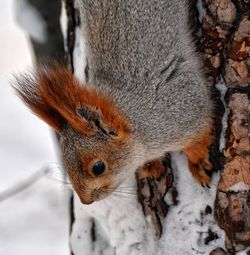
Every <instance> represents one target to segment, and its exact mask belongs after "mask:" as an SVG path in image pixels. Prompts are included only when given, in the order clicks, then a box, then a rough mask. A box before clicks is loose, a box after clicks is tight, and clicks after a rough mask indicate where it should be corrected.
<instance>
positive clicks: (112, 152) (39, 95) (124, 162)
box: [14, 65, 138, 204]
mask: <svg viewBox="0 0 250 255" xmlns="http://www.w3.org/2000/svg"><path fill="white" fill-rule="evenodd" d="M14 88H15V90H16V91H17V93H18V95H19V97H20V98H21V99H22V100H23V101H24V102H25V103H26V104H27V105H28V106H29V107H30V108H31V110H32V111H33V112H34V113H35V114H37V115H38V117H40V118H41V119H43V120H44V121H45V122H47V123H48V124H49V125H50V126H52V127H53V128H54V129H55V130H56V131H57V132H58V133H59V134H60V136H61V145H62V153H63V161H64V165H65V168H66V171H67V172H68V174H69V178H70V180H71V182H72V184H73V187H74V189H75V190H76V192H77V194H78V196H79V197H80V199H81V201H82V202H83V203H86V204H89V203H91V202H93V201H95V200H100V199H102V198H104V197H106V196H107V195H108V194H109V193H110V192H112V191H113V190H114V189H115V188H116V187H117V186H118V185H119V184H120V183H121V182H122V181H123V180H124V178H125V177H126V176H127V175H128V173H130V172H131V170H135V169H134V168H133V167H132V165H133V164H134V162H135V160H136V159H133V158H132V156H131V155H134V154H135V153H133V148H134V145H135V139H134V138H133V135H132V133H133V132H132V130H131V127H130V125H129V124H128V122H127V120H126V118H125V117H124V115H123V114H122V113H121V111H120V110H119V109H118V108H117V107H116V105H115V104H114V103H113V102H112V100H111V99H110V98H109V97H108V96H107V95H105V94H103V93H101V92H99V91H97V89H93V88H92V89H90V88H89V87H86V86H84V85H83V84H80V83H79V81H78V80H76V79H75V78H74V76H73V75H72V73H71V72H70V71H69V70H67V69H66V68H63V67H61V66H58V65H55V66H52V67H50V68H47V67H44V68H41V69H39V70H38V71H37V72H36V73H35V74H33V75H24V76H23V77H22V78H21V79H20V78H18V79H17V82H16V84H15V85H14ZM137 161H138V160H137Z"/></svg>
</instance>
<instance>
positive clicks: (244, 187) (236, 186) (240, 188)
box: [229, 182, 250, 192]
mask: <svg viewBox="0 0 250 255" xmlns="http://www.w3.org/2000/svg"><path fill="white" fill-rule="evenodd" d="M229 190H230V191H234V192H239V191H241V192H242V191H248V190H250V187H249V186H248V185H247V184H245V183H244V182H238V183H236V184H234V185H233V186H231V187H230V188H229Z"/></svg>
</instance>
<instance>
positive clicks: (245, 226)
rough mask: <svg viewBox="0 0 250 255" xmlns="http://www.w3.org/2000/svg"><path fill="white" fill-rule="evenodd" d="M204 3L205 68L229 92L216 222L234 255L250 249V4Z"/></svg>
mask: <svg viewBox="0 0 250 255" xmlns="http://www.w3.org/2000/svg"><path fill="white" fill-rule="evenodd" d="M202 3H203V8H205V9H206V15H205V16H204V18H203V19H202V23H201V28H202V36H201V38H200V41H199V42H200V44H201V45H202V51H203V52H204V56H205V64H206V66H207V68H208V70H209V71H208V74H209V76H210V77H211V78H212V80H213V81H214V83H216V82H220V81H221V80H223V81H224V82H225V86H226V93H225V95H224V99H225V100H224V107H225V114H224V118H223V124H224V125H223V127H224V128H223V131H224V134H225V141H226V143H225V146H223V147H225V148H224V150H223V153H224V167H223V171H222V172H221V175H220V181H219V183H218V187H217V195H216V200H215V218H216V221H217V223H218V225H219V226H220V227H221V228H222V229H223V230H225V233H226V242H225V245H226V248H227V250H228V251H229V252H236V251H241V250H244V249H246V248H247V247H250V224H249V222H250V213H249V212H250V203H249V201H250V185H249V184H250V183H249V182H250V157H249V152H250V140H249V136H250V129H249V118H250V117H249V112H250V101H249V100H250V99H249V97H250V74H249V70H250V69H249V56H250V40H249V34H250V2H249V1H244V0H239V1H233V0H232V1H231V0H214V1H209V0H203V1H202ZM217 88H219V86H217ZM222 92H223V91H222ZM225 121H227V123H225ZM225 127H226V132H225ZM222 141H223V140H222ZM245 252H246V251H245ZM243 254H245V253H244V252H243Z"/></svg>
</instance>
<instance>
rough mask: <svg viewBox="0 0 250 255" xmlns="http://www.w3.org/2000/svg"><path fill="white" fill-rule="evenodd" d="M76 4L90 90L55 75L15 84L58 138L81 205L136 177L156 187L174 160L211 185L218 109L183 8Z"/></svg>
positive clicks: (47, 72) (51, 71)
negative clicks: (163, 162)
mask: <svg viewBox="0 0 250 255" xmlns="http://www.w3.org/2000/svg"><path fill="white" fill-rule="evenodd" d="M78 2H79V4H80V16H81V20H82V25H81V26H82V27H81V29H82V32H83V33H84V35H85V38H86V55H87V59H88V80H87V81H86V83H85V84H83V83H81V82H80V81H79V80H77V79H76V78H75V77H74V76H73V74H72V73H71V72H70V71H69V70H67V69H66V68H64V67H62V66H60V65H54V66H52V67H46V66H45V67H40V68H38V70H37V71H36V72H34V73H33V74H29V75H24V76H23V77H20V78H18V79H17V85H16V87H15V88H16V90H17V92H18V94H19V96H20V97H21V98H22V100H23V101H24V102H25V103H26V104H27V105H28V106H29V107H30V109H31V110H32V111H33V112H34V113H35V114H36V115H38V116H39V117H40V118H41V119H43V120H44V121H45V122H47V123H48V124H49V125H50V126H51V127H53V128H54V129H55V130H56V131H57V132H58V133H59V134H60V136H61V146H62V156H63V162H64V166H65V169H66V171H67V173H68V175H69V178H70V180H71V182H72V185H73V187H74V189H75V191H76V192H77V194H78V196H79V198H80V200H81V201H82V203H85V204H90V203H92V202H94V201H98V200H100V199H103V198H105V197H106V196H107V195H108V194H109V193H111V192H112V191H113V190H114V189H116V188H117V187H118V186H119V185H120V184H121V183H122V182H123V181H124V180H125V179H126V178H127V177H128V176H129V175H130V174H132V173H134V172H135V171H136V170H137V169H138V168H139V169H140V170H141V171H142V172H143V174H144V176H145V177H156V178H157V177H159V176H160V175H161V174H162V170H161V168H159V160H160V159H161V158H163V157H164V155H165V153H166V152H168V151H176V150H183V151H184V152H185V153H186V155H187V158H188V164H189V169H190V172H191V173H192V175H193V176H194V178H195V179H196V180H197V181H198V182H200V183H201V184H205V185H207V184H208V183H209V182H210V177H209V175H208V174H207V171H210V170H211V169H212V165H211V163H210V161H209V159H208V146H209V145H210V144H211V140H212V138H211V127H212V110H213V109H212V108H213V103H212V100H211V97H210V88H209V85H208V84H207V81H206V80H205V78H204V77H203V74H202V72H201V70H200V67H199V66H200V64H199V60H198V59H197V56H196V53H195V51H194V45H193V42H192V40H191V36H190V31H189V29H188V28H187V23H188V14H187V12H188V11H187V7H186V3H185V1H184V2H181V1H159V0H155V1H141V0H138V1H132V0H127V1H121V0H104V1H97V0H91V1H90V0H85V1H81V0H79V1H78ZM149 166H150V167H149Z"/></svg>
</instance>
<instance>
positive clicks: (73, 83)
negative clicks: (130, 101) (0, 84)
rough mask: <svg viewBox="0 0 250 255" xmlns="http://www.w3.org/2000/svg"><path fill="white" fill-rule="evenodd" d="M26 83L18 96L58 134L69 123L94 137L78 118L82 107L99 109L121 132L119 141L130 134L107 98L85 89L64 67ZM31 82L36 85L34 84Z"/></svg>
mask: <svg viewBox="0 0 250 255" xmlns="http://www.w3.org/2000/svg"><path fill="white" fill-rule="evenodd" d="M29 78H31V81H30V80H29ZM24 79H25V80H24V82H23V83H24V84H21V82H19V81H18V83H19V87H18V88H16V90H17V92H18V93H19V95H20V96H21V97H22V99H23V100H24V101H25V103H26V104H27V105H28V106H29V107H30V108H31V109H32V110H33V111H34V112H35V113H36V114H37V115H39V117H41V118H42V119H43V120H45V121H46V122H47V123H48V124H49V125H51V126H52V127H53V128H55V129H56V130H57V131H58V132H60V131H61V128H62V121H63V120H66V121H67V122H68V123H69V124H70V125H71V126H72V127H73V128H74V129H75V130H77V131H78V132H81V133H83V134H85V135H86V136H92V135H94V134H95V132H96V131H95V129H93V128H92V126H91V124H90V123H89V122H88V121H86V120H85V119H84V118H82V117H81V116H79V115H78V114H77V109H79V108H81V106H82V105H84V106H87V107H88V108H90V109H91V108H92V109H98V110H99V111H100V113H101V114H100V115H101V119H102V121H103V122H104V123H105V124H106V125H107V126H109V127H111V128H112V129H114V130H116V131H118V138H121V137H123V136H124V135H126V133H127V132H128V131H129V126H128V124H127V122H126V121H125V118H124V117H123V115H122V114H121V112H120V111H119V110H118V108H117V107H116V106H115V104H114V103H113V102H112V100H111V99H110V98H109V97H108V96H107V95H104V94H103V93H101V92H99V91H97V90H96V89H94V88H89V87H86V86H83V85H82V84H80V82H79V81H78V80H77V79H75V78H74V76H73V74H72V73H71V72H70V71H69V70H67V69H66V68H64V67H62V66H58V65H55V66H53V67H52V68H50V69H49V68H47V69H46V68H44V69H40V70H38V72H37V74H36V77H35V78H32V77H24ZM32 82H33V83H36V84H31V83H32ZM25 86H26V87H25ZM32 94H33V95H32Z"/></svg>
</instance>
